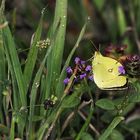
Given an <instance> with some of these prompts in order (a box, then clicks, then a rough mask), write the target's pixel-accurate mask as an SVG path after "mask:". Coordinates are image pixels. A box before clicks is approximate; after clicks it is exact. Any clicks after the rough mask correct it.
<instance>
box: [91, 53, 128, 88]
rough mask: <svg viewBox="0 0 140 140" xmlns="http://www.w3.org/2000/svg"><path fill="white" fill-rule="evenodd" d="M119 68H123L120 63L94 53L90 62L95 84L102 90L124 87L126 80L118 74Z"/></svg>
mask: <svg viewBox="0 0 140 140" xmlns="http://www.w3.org/2000/svg"><path fill="white" fill-rule="evenodd" d="M119 67H123V66H122V64H121V63H120V62H118V61H117V60H115V59H112V58H110V57H105V56H103V55H102V54H101V53H100V52H98V51H95V54H94V59H93V61H92V69H93V77H94V82H95V84H96V85H97V86H98V87H99V88H100V89H102V90H107V89H113V88H114V89H115V88H120V87H122V86H124V85H126V83H127V78H126V76H124V75H121V74H120V72H119Z"/></svg>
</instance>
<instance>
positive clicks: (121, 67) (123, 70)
mask: <svg viewBox="0 0 140 140" xmlns="http://www.w3.org/2000/svg"><path fill="white" fill-rule="evenodd" d="M118 72H119V73H120V74H125V69H124V67H123V66H119V67H118Z"/></svg>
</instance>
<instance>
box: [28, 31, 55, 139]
mask: <svg viewBox="0 0 140 140" xmlns="http://www.w3.org/2000/svg"><path fill="white" fill-rule="evenodd" d="M56 35H57V31H56V32H55V34H54V36H53V38H52V39H51V40H52V42H51V45H50V46H49V48H48V50H47V53H46V55H45V57H44V59H43V61H42V63H41V65H40V67H39V70H38V72H37V74H36V76H35V79H34V82H33V85H32V90H31V99H30V112H29V127H28V132H29V139H33V137H32V122H33V116H34V110H35V101H36V95H37V90H38V86H39V83H40V80H41V75H42V71H43V68H44V66H45V63H46V60H47V58H48V56H49V54H50V53H51V51H52V46H53V45H54V41H55V39H56Z"/></svg>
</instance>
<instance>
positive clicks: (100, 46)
mask: <svg viewBox="0 0 140 140" xmlns="http://www.w3.org/2000/svg"><path fill="white" fill-rule="evenodd" d="M100 49H101V44H99V52H100Z"/></svg>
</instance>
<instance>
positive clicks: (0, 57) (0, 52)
mask: <svg viewBox="0 0 140 140" xmlns="http://www.w3.org/2000/svg"><path fill="white" fill-rule="evenodd" d="M4 7H5V1H4V0H3V1H2V3H1V7H0V25H4V23H3V12H4ZM5 67H6V63H5V53H4V46H3V35H2V27H0V99H2V92H3V81H4V80H5ZM2 114H3V113H2V102H0V122H2V123H3V122H4V120H3V115H2Z"/></svg>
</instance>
